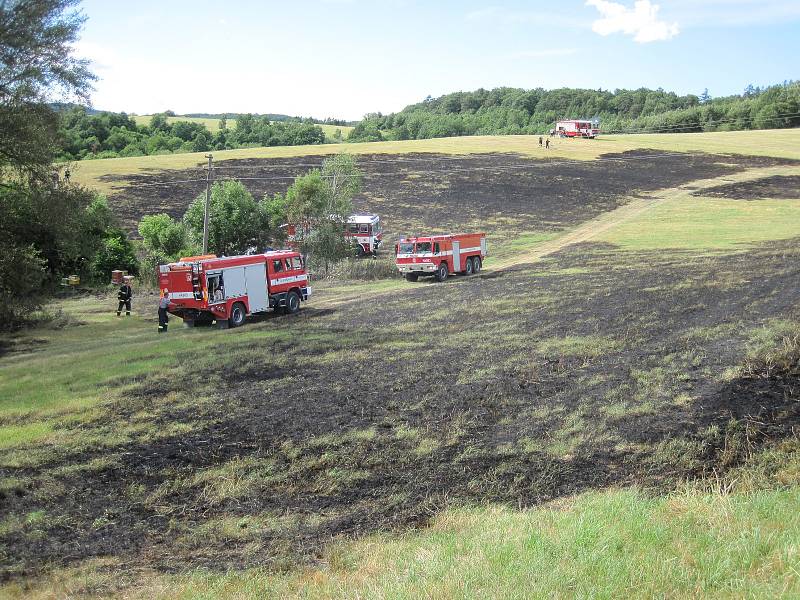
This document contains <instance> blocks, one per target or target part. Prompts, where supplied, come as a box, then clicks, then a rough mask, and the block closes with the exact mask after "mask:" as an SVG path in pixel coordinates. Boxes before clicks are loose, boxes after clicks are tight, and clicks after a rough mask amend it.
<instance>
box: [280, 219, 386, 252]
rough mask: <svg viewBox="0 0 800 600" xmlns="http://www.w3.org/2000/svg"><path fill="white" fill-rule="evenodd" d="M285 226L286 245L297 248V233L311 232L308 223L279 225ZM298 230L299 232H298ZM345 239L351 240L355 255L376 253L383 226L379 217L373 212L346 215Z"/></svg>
mask: <svg viewBox="0 0 800 600" xmlns="http://www.w3.org/2000/svg"><path fill="white" fill-rule="evenodd" d="M281 227H285V228H286V245H287V246H289V247H290V248H293V249H295V250H296V249H297V248H299V247H300V244H299V241H300V239H301V238H299V237H298V233H302V234H304V235H305V236H307V235H309V234H310V233H311V227H310V226H309V225H305V226H298V225H294V224H293V223H286V224H285V225H281ZM298 230H299V232H298ZM344 236H345V239H347V240H348V241H351V242H353V244H354V246H355V251H356V256H359V257H360V256H368V255H375V254H377V253H378V248H380V247H381V244H383V226H382V225H381V218H380V217H379V216H378V215H374V214H366V213H365V214H356V215H350V216H349V217H347V224H346V225H345V230H344Z"/></svg>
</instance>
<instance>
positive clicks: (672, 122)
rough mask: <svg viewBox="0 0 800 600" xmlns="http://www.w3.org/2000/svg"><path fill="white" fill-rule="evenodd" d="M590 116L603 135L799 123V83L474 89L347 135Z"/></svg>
mask: <svg viewBox="0 0 800 600" xmlns="http://www.w3.org/2000/svg"><path fill="white" fill-rule="evenodd" d="M570 118H587V119H589V118H596V119H599V120H600V128H601V131H603V132H604V133H628V132H630V133H633V132H654V133H655V132H693V131H728V130H731V131H732V130H740V129H772V128H783V127H797V126H800V82H797V81H787V82H784V83H782V84H779V85H774V86H770V87H767V88H763V89H761V88H756V87H753V86H748V87H747V89H746V90H745V91H744V92H743V93H742V94H741V95H733V96H726V97H720V98H712V97H711V96H710V95H709V94H708V92H707V91H705V92H704V93H703V94H701V95H700V96H695V95H693V94H688V95H686V96H678V95H677V94H675V93H674V92H665V91H664V90H661V89H658V90H649V89H645V88H641V89H638V90H615V91H613V92H611V91H603V90H585V89H572V88H562V89H556V90H544V89H542V88H537V89H533V90H525V89H519V88H496V89H493V90H484V89H479V90H476V91H474V92H456V93H453V94H447V95H445V96H441V97H439V98H431V97H428V98H426V99H425V100H424V101H423V102H420V103H419V104H412V105H411V106H407V107H406V108H404V109H403V110H402V111H400V112H398V113H393V114H389V115H382V114H380V113H376V114H369V115H367V116H366V117H364V119H363V120H362V121H361V122H360V123H358V124H357V125H356V127H355V129H353V131H352V132H351V133H350V136H349V137H348V141H379V140H384V139H388V140H406V139H424V138H434V137H449V136H460V135H504V134H506V135H511V134H541V133H546V132H548V131H549V130H550V129H551V128H552V127H553V124H554V123H555V121H556V120H558V119H570Z"/></svg>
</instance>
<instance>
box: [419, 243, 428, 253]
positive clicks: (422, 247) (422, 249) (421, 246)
mask: <svg viewBox="0 0 800 600" xmlns="http://www.w3.org/2000/svg"><path fill="white" fill-rule="evenodd" d="M430 251H431V243H430V242H420V243H419V244H417V253H420V254H421V253H422V252H430Z"/></svg>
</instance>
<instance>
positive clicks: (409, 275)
mask: <svg viewBox="0 0 800 600" xmlns="http://www.w3.org/2000/svg"><path fill="white" fill-rule="evenodd" d="M417 279H419V275H417V274H416V273H406V281H416V280H417Z"/></svg>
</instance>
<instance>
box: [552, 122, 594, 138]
mask: <svg viewBox="0 0 800 600" xmlns="http://www.w3.org/2000/svg"><path fill="white" fill-rule="evenodd" d="M555 133H556V135H558V136H559V137H585V138H596V137H597V135H598V134H599V133H600V126H599V125H598V124H596V123H592V122H591V121H587V120H584V119H577V120H565V121H559V122H557V123H556V128H555Z"/></svg>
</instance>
